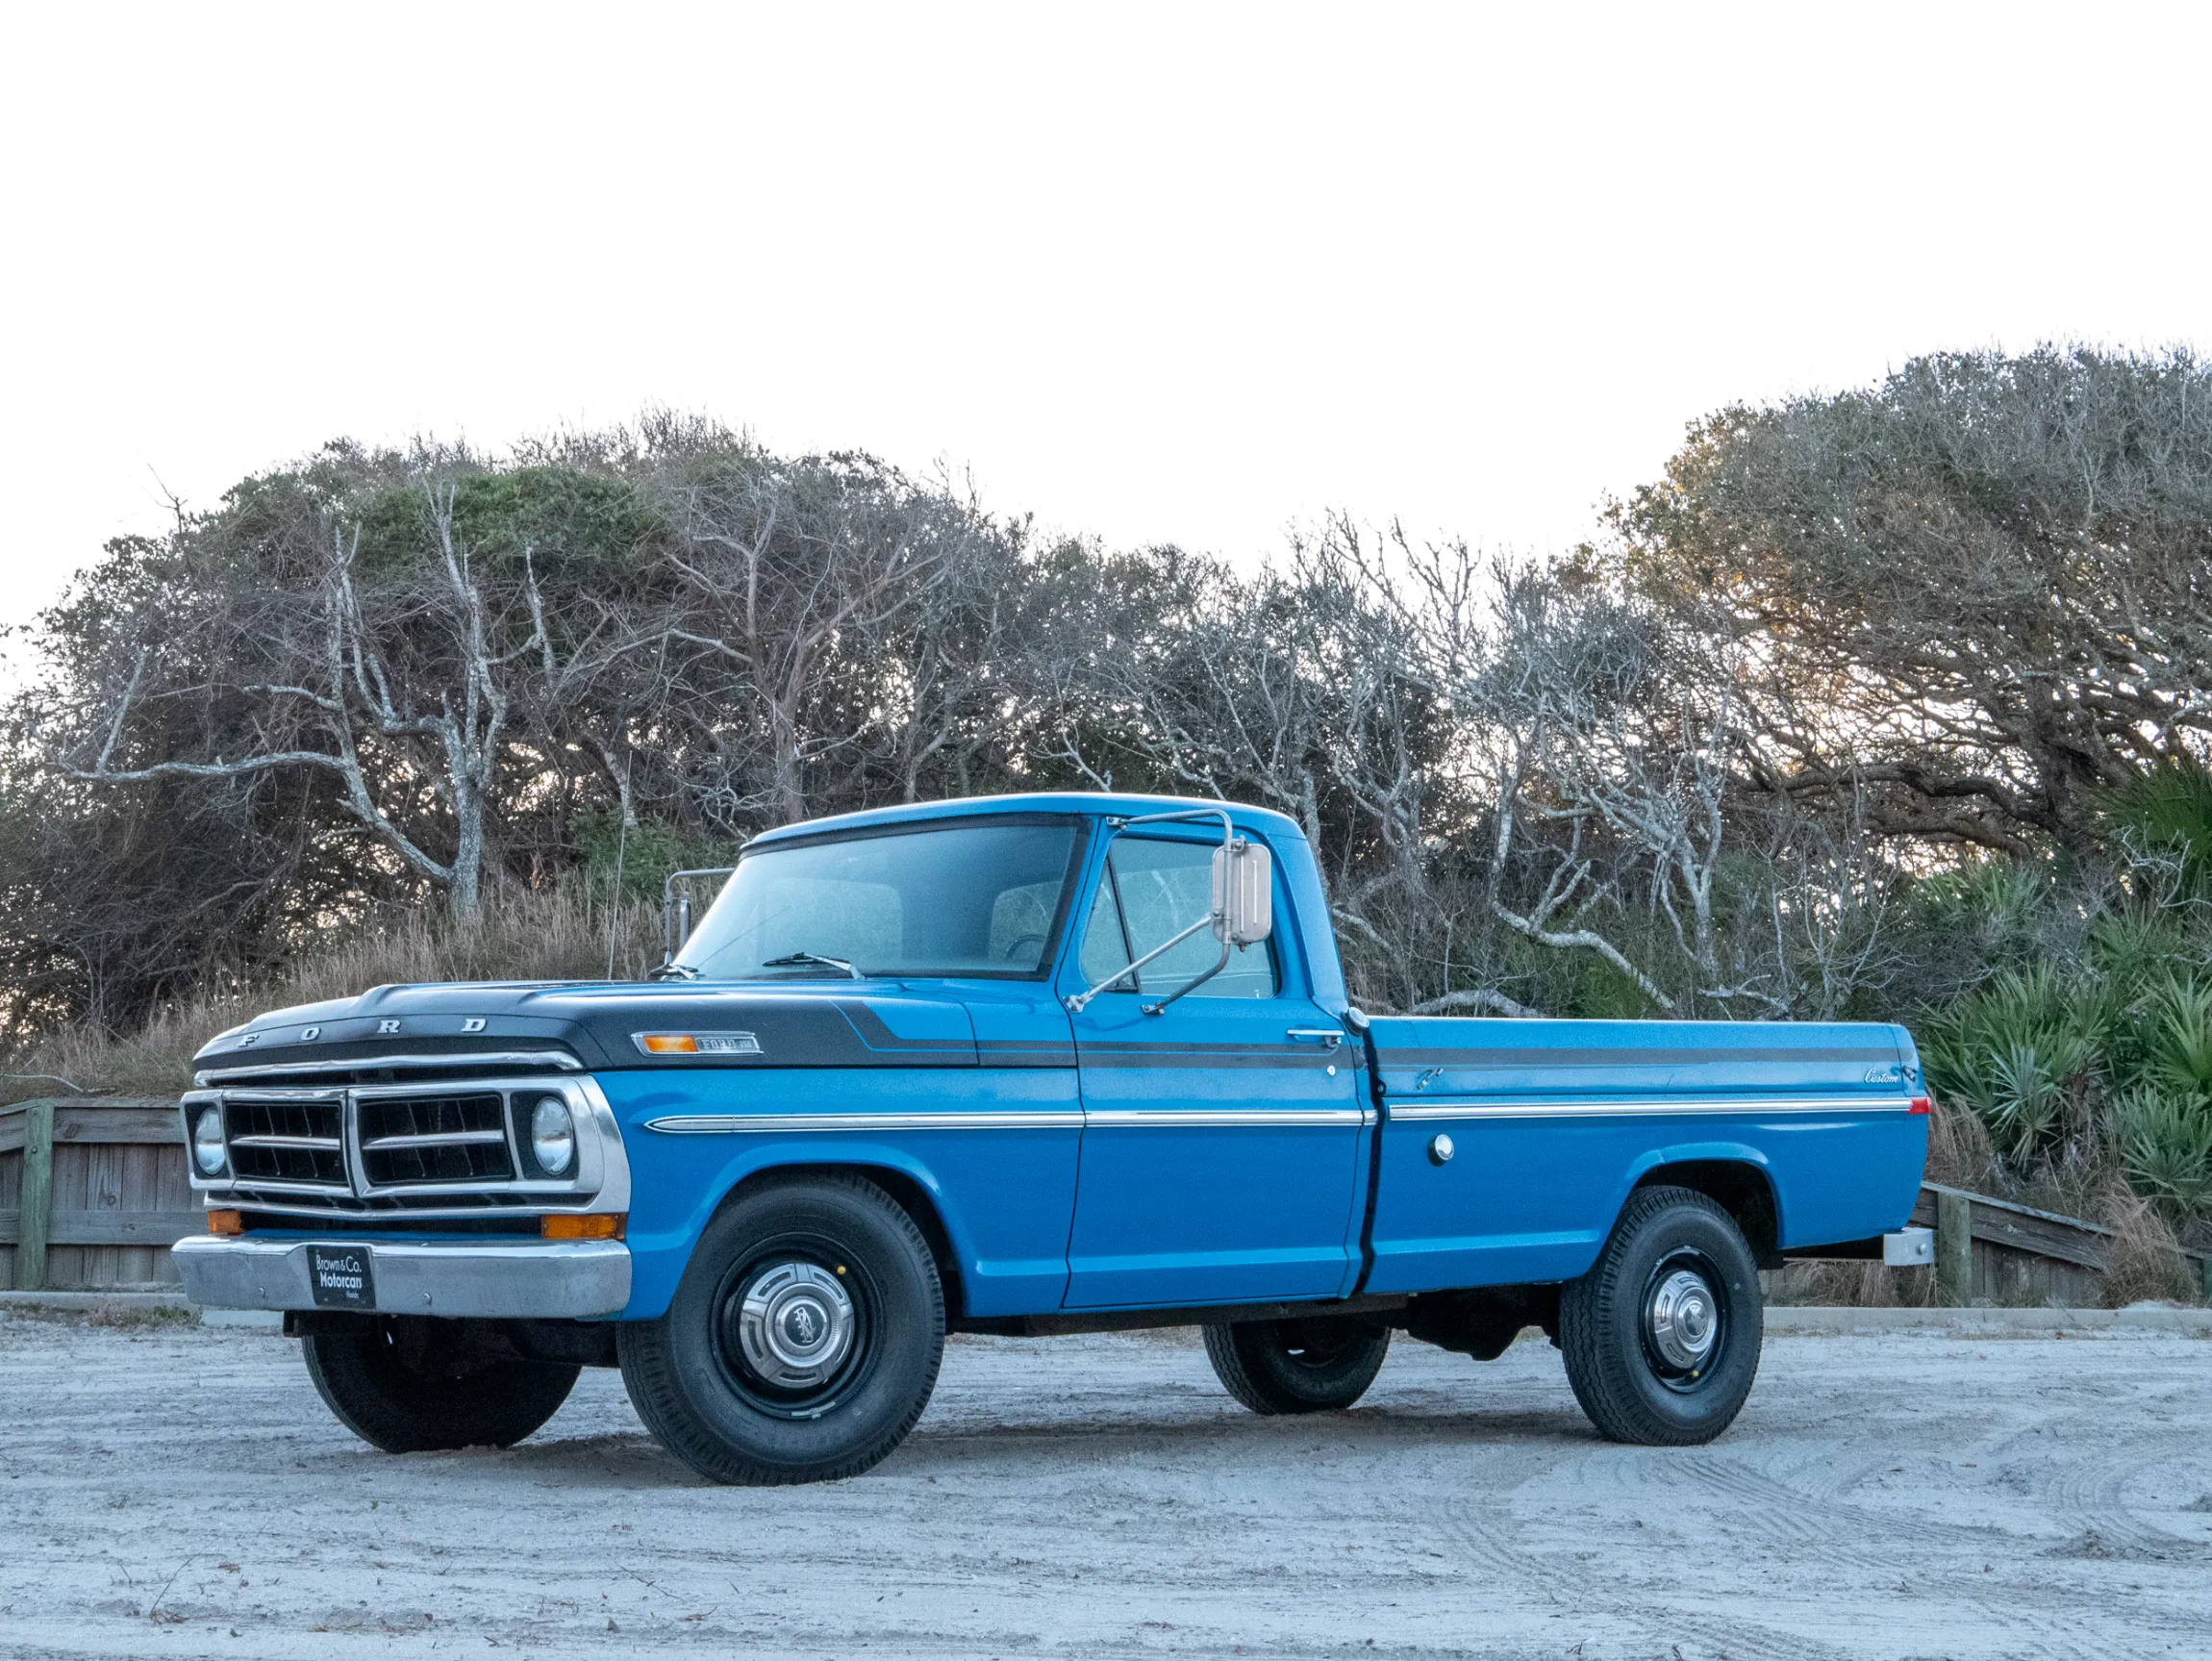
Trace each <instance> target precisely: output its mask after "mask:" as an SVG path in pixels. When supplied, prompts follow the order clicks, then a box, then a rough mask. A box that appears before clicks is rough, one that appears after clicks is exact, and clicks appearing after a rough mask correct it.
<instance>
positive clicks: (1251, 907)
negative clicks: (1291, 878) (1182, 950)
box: [1214, 837, 1275, 948]
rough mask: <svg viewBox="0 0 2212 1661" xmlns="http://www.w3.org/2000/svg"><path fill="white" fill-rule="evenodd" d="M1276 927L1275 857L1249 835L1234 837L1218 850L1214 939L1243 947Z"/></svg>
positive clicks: (1215, 878) (1258, 940) (1215, 864)
mask: <svg viewBox="0 0 2212 1661" xmlns="http://www.w3.org/2000/svg"><path fill="white" fill-rule="evenodd" d="M1274 929H1275V871H1274V861H1273V858H1272V856H1271V855H1269V852H1268V850H1267V849H1266V848H1265V847H1263V846H1261V845H1260V844H1259V843H1256V842H1253V841H1252V840H1251V839H1250V838H1249V837H1234V838H1232V839H1230V840H1229V841H1228V842H1225V843H1222V844H1221V845H1220V846H1219V847H1218V848H1216V849H1215V850H1214V938H1215V939H1216V940H1218V941H1219V942H1221V944H1224V945H1232V946H1237V947H1239V948H1242V947H1244V946H1247V945H1257V944H1260V942H1262V941H1264V940H1266V939H1267V938H1268V936H1269V935H1270V934H1272V933H1273V932H1274Z"/></svg>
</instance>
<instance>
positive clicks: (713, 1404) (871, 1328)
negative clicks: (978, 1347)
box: [617, 1176, 944, 1486]
mask: <svg viewBox="0 0 2212 1661" xmlns="http://www.w3.org/2000/svg"><path fill="white" fill-rule="evenodd" d="M617 1343H618V1346H619V1353H620V1356H621V1361H622V1382H623V1384H624V1385H625V1386H627V1387H628V1389H629V1392H630V1400H631V1402H632V1404H633V1405H635V1406H636V1408H637V1409H638V1416H639V1417H640V1418H641V1419H642V1420H643V1421H644V1422H645V1427H646V1428H647V1429H648V1430H650V1431H651V1432H652V1433H653V1435H654V1436H655V1437H656V1438H657V1439H658V1440H659V1441H660V1444H661V1446H662V1447H666V1449H667V1450H668V1451H669V1452H670V1453H673V1454H674V1455H675V1456H676V1457H677V1458H678V1459H681V1460H682V1461H683V1462H684V1463H685V1464H687V1465H689V1466H690V1467H691V1469H692V1470H693V1471H696V1472H698V1473H699V1474H700V1475H702V1476H705V1477H708V1478H709V1479H711V1480H713V1481H716V1482H733V1483H744V1484H748V1485H754V1486H761V1485H767V1484H773V1483H785V1482H822V1481H828V1480H831V1479H833V1478H836V1477H841V1476H857V1475H858V1474H860V1472H863V1471H866V1470H867V1469H868V1467H869V1466H871V1465H873V1464H875V1463H876V1462H877V1461H878V1460H880V1459H882V1458H883V1457H884V1456H885V1455H886V1454H888V1453H890V1452H891V1450H892V1448H894V1447H897V1446H898V1445H899V1444H900V1443H901V1442H903V1441H904V1440H906V1434H907V1432H908V1431H910V1430H912V1429H913V1428H914V1424H915V1421H916V1420H917V1419H919V1418H920V1417H921V1412H922V1409H923V1408H925V1407H926V1406H928V1405H929V1397H930V1393H931V1391H932V1390H934V1389H935V1388H936V1385H937V1369H938V1364H939V1363H940V1361H942V1360H943V1355H944V1291H943V1286H942V1284H941V1283H940V1281H939V1279H938V1274H937V1264H936V1262H935V1260H934V1259H932V1258H931V1256H930V1254H929V1245H928V1243H927V1242H926V1241H924V1240H923V1239H922V1237H921V1231H920V1230H919V1229H917V1228H916V1227H915V1225H914V1220H913V1219H912V1218H910V1217H908V1216H907V1214H906V1213H905V1212H904V1211H902V1210H901V1209H900V1208H899V1207H898V1206H897V1204H896V1203H894V1202H893V1201H892V1198H891V1196H890V1195H887V1194H885V1193H884V1192H883V1191H882V1190H881V1189H879V1188H877V1187H876V1186H875V1185H874V1184H873V1183H869V1182H866V1181H863V1180H861V1179H859V1178H857V1177H834V1176H833V1177H826V1178H822V1179H820V1180H817V1181H810V1182H784V1183H777V1184H775V1185H772V1186H770V1187H767V1188H762V1189H758V1190H755V1191H754V1192H753V1193H751V1194H748V1195H744V1196H743V1197H742V1198H741V1199H739V1200H738V1201H736V1202H735V1203H734V1204H732V1205H730V1206H729V1207H727V1208H726V1209H725V1210H724V1211H723V1212H722V1213H721V1214H720V1215H719V1216H717V1217H716V1219H715V1220H714V1221H712V1222H710V1223H709V1224H708V1225H707V1227H706V1231H705V1232H704V1233H703V1234H702V1235H701V1236H700V1237H699V1245H698V1248H697V1249H696V1250H695V1251H693V1252H692V1253H691V1263H690V1264H689V1265H688V1266H687V1267H686V1268H685V1270H684V1276H683V1279H682V1280H680V1281H679V1282H678V1283H677V1286H676V1294H675V1296H674V1297H673V1298H672V1299H671V1300H670V1302H669V1304H668V1312H667V1314H666V1315H664V1316H663V1317H661V1319H660V1320H658V1321H635V1322H630V1323H626V1324H624V1325H623V1326H622V1327H621V1329H620V1335H619V1338H618V1340H617Z"/></svg>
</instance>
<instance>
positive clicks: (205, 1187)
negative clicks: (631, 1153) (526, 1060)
mask: <svg viewBox="0 0 2212 1661" xmlns="http://www.w3.org/2000/svg"><path fill="white" fill-rule="evenodd" d="M491 1093H497V1095H498V1096H499V1101H500V1111H499V1114H498V1117H497V1124H498V1127H499V1129H498V1141H497V1143H496V1144H494V1145H492V1146H490V1147H488V1148H485V1149H481V1150H478V1151H480V1152H483V1153H485V1154H488V1155H489V1154H496V1155H497V1156H498V1157H497V1158H496V1159H491V1160H490V1161H488V1163H490V1165H493V1166H498V1165H504V1167H505V1168H506V1170H507V1171H508V1172H509V1174H507V1175H504V1176H488V1177H485V1178H482V1179H479V1178H477V1177H474V1176H460V1177H458V1178H457V1177H454V1176H447V1177H444V1178H443V1179H441V1180H434V1181H376V1180H373V1176H374V1175H376V1174H388V1173H389V1172H390V1170H392V1169H393V1168H394V1166H395V1165H403V1164H405V1163H406V1162H394V1161H390V1160H384V1161H372V1160H368V1159H364V1148H363V1144H364V1135H363V1131H364V1123H363V1112H362V1110H363V1108H364V1105H366V1106H368V1107H370V1108H371V1109H372V1112H371V1114H370V1118H371V1119H372V1120H377V1121H378V1123H379V1125H380V1127H381V1128H384V1129H386V1130H387V1131H389V1130H390V1127H391V1125H392V1123H393V1120H394V1117H395V1116H393V1115H391V1114H390V1113H385V1114H377V1113H375V1112H373V1108H374V1106H375V1104H376V1103H378V1102H385V1103H390V1102H392V1101H393V1099H394V1098H404V1097H411V1096H428V1097H444V1098H448V1099H450V1098H453V1097H457V1096H464V1095H465V1096H483V1095H490V1094H491ZM546 1096H555V1097H558V1098H559V1099H560V1100H561V1101H562V1102H563V1104H564V1106H565V1107H566V1112H567V1115H568V1120H569V1124H570V1127H571V1134H572V1147H573V1151H572V1153H571V1155H570V1157H569V1160H568V1163H567V1166H566V1169H565V1170H562V1171H561V1172H560V1173H559V1174H554V1173H552V1172H550V1171H547V1170H543V1169H541V1168H540V1165H539V1163H538V1162H537V1160H536V1159H535V1158H534V1157H533V1155H532V1151H531V1141H532V1138H531V1125H530V1120H531V1114H532V1111H533V1108H534V1107H535V1104H536V1103H537V1102H538V1101H539V1100H540V1099H541V1098H543V1097H546ZM230 1097H239V1098H241V1099H242V1098H252V1099H253V1100H255V1101H256V1102H258V1103H269V1102H271V1101H272V1100H273V1101H275V1102H277V1103H280V1104H281V1103H284V1102H288V1101H297V1102H299V1103H301V1104H302V1105H303V1106H304V1105H308V1104H311V1103H312V1104H314V1106H316V1107H318V1108H320V1109H321V1110H322V1111H325V1112H327V1111H329V1109H330V1108H332V1107H336V1108H337V1109H338V1111H339V1120H340V1123H341V1126H342V1129H341V1134H340V1137H339V1144H340V1145H339V1146H338V1147H334V1148H333V1149H332V1155H333V1157H332V1158H330V1159H329V1160H328V1161H327V1163H328V1164H329V1165H330V1166H331V1167H332V1168H333V1169H332V1170H331V1171H330V1173H329V1175H330V1178H331V1180H322V1181H294V1180H282V1179H269V1178H264V1177H260V1176H253V1175H241V1174H239V1170H238V1168H237V1163H236V1160H235V1157H233V1158H226V1161H225V1164H224V1166H223V1168H222V1169H221V1170H220V1171H218V1172H216V1173H214V1174H210V1173H207V1172H205V1171H203V1170H201V1168H200V1166H199V1164H198V1161H197V1160H196V1158H194V1157H193V1156H192V1155H191V1151H190V1149H191V1142H192V1137H193V1134H194V1131H195V1129H196V1127H197V1125H198V1122H199V1119H200V1116H201V1115H202V1114H203V1113H204V1112H206V1111H207V1110H208V1109H210V1108H214V1109H215V1110H216V1111H217V1112H218V1113H219V1114H220V1115H221V1119H222V1124H223V1128H224V1133H225V1138H226V1145H225V1151H226V1154H229V1153H230V1152H231V1149H232V1146H233V1145H235V1142H236V1137H237V1133H238V1129H239V1126H238V1123H237V1120H236V1116H235V1115H234V1114H233V1113H232V1112H231V1111H230V1104H229V1098H230ZM180 1106H181V1108H182V1110H183V1111H182V1117H183V1120H184V1123H183V1127H182V1128H183V1130H184V1136H185V1142H186V1147H187V1158H186V1161H185V1164H186V1174H187V1176H188V1178H189V1181H190V1183H191V1186H192V1187H193V1188H194V1189H195V1190H198V1191H200V1192H201V1193H203V1194H207V1195H211V1203H214V1199H213V1197H212V1196H214V1195H218V1194H219V1195H223V1196H224V1198H223V1200H222V1203H226V1204H232V1205H237V1206H239V1207H241V1208H243V1209H247V1210H252V1211H257V1212H259V1211H266V1212H280V1213H286V1214H291V1215H300V1216H307V1217H314V1218H320V1219H327V1220H334V1221H335V1220H340V1219H344V1218H348V1217H383V1218H398V1217H403V1216H404V1217H419V1218H424V1219H433V1218H436V1217H439V1216H441V1215H442V1216H465V1217H478V1218H480V1217H482V1216H484V1215H486V1210H487V1207H490V1208H492V1209H495V1210H497V1211H501V1212H508V1213H510V1214H513V1213H545V1212H570V1211H576V1212H582V1211H601V1210H626V1209H627V1208H628V1204H629V1195H630V1167H629V1161H628V1159H627V1157H626V1156H625V1155H624V1152H623V1148H622V1137H621V1132H620V1129H619V1128H618V1126H617V1125H616V1120H615V1115H614V1112H613V1110H612V1108H610V1107H609V1105H608V1103H607V1099H606V1096H605V1095H604V1093H602V1092H601V1090H600V1089H599V1086H598V1084H597V1082H596V1081H595V1080H593V1079H592V1078H591V1075H589V1074H587V1073H578V1074H566V1075H562V1076H559V1077H554V1078H547V1077H545V1076H543V1075H542V1074H540V1075H537V1076H529V1077H519V1078H518V1077H515V1076H513V1075H509V1076H506V1077H490V1078H483V1077H479V1078H470V1079H468V1080H466V1081H465V1082H459V1081H454V1080H451V1079H450V1078H448V1079H445V1080H443V1081H435V1080H424V1081H422V1082H420V1083H410V1082H408V1081H406V1080H405V1079H404V1078H402V1079H399V1080H395V1081H391V1082H386V1081H385V1080H384V1079H381V1078H380V1079H379V1080H377V1081H376V1082H373V1083H370V1082H363V1083H353V1082H346V1083H333V1084H330V1085H324V1086H319V1087H309V1086H305V1085H301V1086H290V1087H287V1086H277V1087H270V1086H257V1085H255V1084H253V1083H251V1082H249V1081H244V1080H241V1081H240V1082H239V1083H238V1084H236V1085H231V1086H227V1087H226V1086H225V1085H223V1084H221V1083H220V1082H218V1081H215V1080H210V1081H209V1083H208V1084H207V1085H205V1086H203V1087H202V1088H200V1089H197V1090H194V1091H191V1092H190V1093H189V1094H188V1095H186V1096H185V1097H184V1099H183V1101H182V1103H181V1104H180ZM263 1117H268V1116H267V1115H266V1114H265V1113H264V1115H263ZM471 1122H473V1121H471ZM340 1153H342V1167H343V1180H342V1181H339V1180H336V1179H337V1178H338V1175H339V1171H338V1170H337V1169H336V1168H337V1167H338V1166H339V1163H340V1161H339V1157H338V1156H339V1154H340ZM372 1164H374V1165H378V1166H381V1168H382V1169H381V1170H379V1171H376V1172H372V1170H371V1169H370V1167H371V1165H372ZM318 1169H319V1168H318Z"/></svg>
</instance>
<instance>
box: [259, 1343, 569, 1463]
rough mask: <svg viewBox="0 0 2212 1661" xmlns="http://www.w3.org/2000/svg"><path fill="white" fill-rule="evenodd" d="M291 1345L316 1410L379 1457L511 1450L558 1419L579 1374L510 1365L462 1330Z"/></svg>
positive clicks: (541, 1365) (549, 1366)
mask: <svg viewBox="0 0 2212 1661" xmlns="http://www.w3.org/2000/svg"><path fill="white" fill-rule="evenodd" d="M300 1343H301V1346H302V1349H303V1351H304V1353H305V1355H306V1358H307V1373H308V1376H309V1377H310V1378H312V1379H313V1380H314V1388H315V1392H316V1394H317V1395H319V1396H320V1397H322V1399H323V1402H324V1404H325V1405H326V1406H328V1407H329V1408H330V1410H331V1411H332V1412H333V1413H335V1414H337V1415H338V1418H339V1422H340V1423H342V1424H343V1425H344V1426H345V1427H346V1428H347V1429H348V1430H350V1431H352V1432H353V1433H354V1434H355V1435H356V1436H358V1437H360V1438H361V1439H362V1440H363V1441H364V1442H365V1443H367V1444H368V1445H369V1446H370V1447H378V1448H382V1449H383V1450H384V1451H385V1452H387V1453H430V1452H439V1451H443V1450H445V1449H448V1448H454V1447H512V1446H513V1445H514V1444H515V1443H517V1442H519V1441H521V1440H522V1439H523V1438H524V1437H525V1436H527V1435H529V1434H530V1433H531V1432H532V1431H533V1430H536V1429H537V1428H538V1427H539V1426H540V1425H541V1424H543V1423H544V1422H546V1421H547V1420H548V1419H550V1418H552V1417H553V1415H554V1414H555V1413H556V1412H557V1411H559V1409H560V1406H561V1403H563V1402H564V1401H566V1400H567V1399H568V1392H569V1391H571V1390H573V1389H575V1387H576V1374H577V1373H578V1372H581V1371H582V1369H580V1368H577V1367H572V1366H567V1365H564V1364H560V1363H555V1362H545V1361H522V1360H517V1359H515V1356H514V1354H513V1352H512V1351H511V1350H505V1349H504V1348H503V1347H497V1346H490V1345H487V1344H486V1343H485V1342H484V1341H483V1339H482V1337H481V1335H480V1334H478V1333H476V1332H475V1331H474V1330H473V1329H472V1328H471V1327H470V1326H469V1325H468V1323H466V1322H463V1321H432V1320H426V1319H422V1318H420V1317H408V1316H398V1317H384V1318H380V1319H378V1320H377V1321H375V1323H374V1324H373V1325H372V1326H370V1327H367V1328H365V1329H364V1330H359V1331H349V1332H322V1333H312V1334H310V1335H309V1336H308V1337H306V1338H304V1339H302V1340H301V1341H300Z"/></svg>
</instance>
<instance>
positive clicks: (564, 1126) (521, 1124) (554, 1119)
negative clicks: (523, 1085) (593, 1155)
mask: <svg viewBox="0 0 2212 1661" xmlns="http://www.w3.org/2000/svg"><path fill="white" fill-rule="evenodd" d="M512 1111H514V1112H515V1113H516V1115H517V1117H516V1121H515V1135H516V1140H517V1141H519V1142H521V1143H522V1144H523V1145H524V1146H525V1147H526V1148H527V1150H528V1152H529V1164H530V1165H531V1166H533V1167H535V1168H536V1170H537V1171H538V1173H539V1174H540V1176H545V1177H550V1178H553V1179H555V1180H565V1179H566V1178H567V1177H569V1176H570V1175H572V1174H573V1173H574V1172H575V1170H576V1115H575V1112H574V1110H573V1109H571V1108H570V1107H569V1105H568V1102H567V1099H566V1097H565V1096H562V1095H558V1094H556V1093H555V1092H552V1091H540V1093H538V1094H537V1095H533V1096H531V1097H530V1098H529V1099H528V1100H527V1101H517V1102H516V1103H515V1107H514V1109H513V1110H512ZM524 1111H527V1112H528V1114H529V1116H530V1117H529V1119H528V1120H527V1121H524V1120H522V1119H521V1118H520V1117H519V1116H520V1114H521V1113H522V1112H524Z"/></svg>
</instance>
